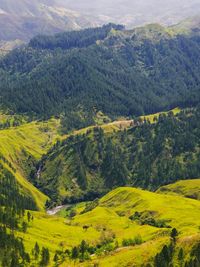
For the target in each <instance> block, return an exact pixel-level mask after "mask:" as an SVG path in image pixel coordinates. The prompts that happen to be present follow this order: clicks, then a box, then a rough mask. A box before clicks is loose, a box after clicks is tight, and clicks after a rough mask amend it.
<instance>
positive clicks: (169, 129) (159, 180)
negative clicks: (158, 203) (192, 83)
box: [32, 109, 200, 204]
mask: <svg viewBox="0 0 200 267" xmlns="http://www.w3.org/2000/svg"><path fill="white" fill-rule="evenodd" d="M178 111H179V110H178V109H175V110H174V111H173V112H174V114H173V112H169V113H160V114H155V115H151V116H146V117H141V118H138V119H135V121H133V122H132V123H131V124H130V126H129V127H128V128H127V129H123V127H122V126H121V129H120V130H118V131H117V130H114V131H113V132H112V131H108V129H109V126H110V125H112V124H107V125H105V126H102V127H89V128H87V129H85V130H80V131H76V132H75V133H74V134H72V135H69V136H68V137H67V138H66V139H64V140H63V141H62V142H58V143H56V145H55V146H54V147H52V149H50V150H49V151H48V153H47V155H46V156H45V157H43V159H42V160H41V161H40V167H41V174H40V178H39V179H38V178H37V177H36V176H34V177H32V182H33V183H34V184H35V185H36V187H38V188H39V189H40V190H42V191H43V192H44V193H45V194H47V195H48V196H49V197H50V198H51V200H52V203H51V204H53V203H54V202H56V203H58V204H60V203H71V202H74V201H82V200H92V199H94V198H95V197H99V196H101V195H102V194H105V193H106V192H108V191H109V190H110V189H112V188H115V187H117V186H124V185H131V186H137V187H142V188H146V189H150V190H156V189H158V188H159V187H160V186H162V185H166V184H169V183H173V182H175V181H177V180H180V179H191V178H198V177H199V175H200V171H199V170H200V169H199V144H200V141H199V137H200V135H199V114H200V113H199V109H188V110H184V111H182V112H179V113H177V112H178ZM152 122H154V123H152ZM106 129H107V130H106ZM58 170H59V171H58Z"/></svg>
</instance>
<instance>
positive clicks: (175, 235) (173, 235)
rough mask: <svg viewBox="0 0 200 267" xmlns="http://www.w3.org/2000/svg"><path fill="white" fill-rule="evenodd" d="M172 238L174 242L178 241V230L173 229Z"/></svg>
mask: <svg viewBox="0 0 200 267" xmlns="http://www.w3.org/2000/svg"><path fill="white" fill-rule="evenodd" d="M170 236H171V238H172V239H173V241H174V242H175V241H176V237H177V236H178V231H177V230H176V228H173V229H172V231H171V234H170Z"/></svg>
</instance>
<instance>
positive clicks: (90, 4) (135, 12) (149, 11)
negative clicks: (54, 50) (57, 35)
mask: <svg viewBox="0 0 200 267" xmlns="http://www.w3.org/2000/svg"><path fill="white" fill-rule="evenodd" d="M56 3H59V4H60V5H63V6H67V7H68V8H71V9H73V10H76V11H81V12H82V13H84V14H95V15H96V16H99V17H101V18H103V19H104V21H109V22H113V23H121V24H124V25H126V26H127V27H129V28H132V27H133V26H138V25H142V24H146V23H161V24H164V25H171V24H175V23H178V22H179V21H181V20H183V19H184V18H187V17H190V16H194V15H198V14H199V12H200V1H199V0H190V1H188V0H176V1H174V0H167V1H164V0H142V1H138V0H101V1H99V0H84V1H82V0H77V1H72V0H57V1H56Z"/></svg>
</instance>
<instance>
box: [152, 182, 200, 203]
mask: <svg viewBox="0 0 200 267" xmlns="http://www.w3.org/2000/svg"><path fill="white" fill-rule="evenodd" d="M157 192H158V193H165V194H170V193H171V194H173V193H174V194H178V195H182V196H184V197H188V198H192V199H197V200H200V180H199V179H195V180H186V181H178V182H176V183H174V184H170V185H166V186H162V187H161V188H159V189H158V191H157Z"/></svg>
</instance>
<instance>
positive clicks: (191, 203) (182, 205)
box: [19, 188, 200, 267]
mask: <svg viewBox="0 0 200 267" xmlns="http://www.w3.org/2000/svg"><path fill="white" fill-rule="evenodd" d="M81 206H82V205H81ZM78 210H79V211H80V210H82V208H80V207H79V205H78ZM199 210H200V202H199V201H196V200H192V199H188V198H184V197H181V196H177V195H173V196H171V195H164V194H158V193H152V192H148V191H143V190H140V189H135V188H117V189H115V190H114V191H112V192H110V193H109V194H107V195H106V196H104V197H103V198H102V199H101V200H100V202H99V206H98V207H96V208H95V209H93V210H92V211H90V212H87V213H85V214H78V215H77V216H76V217H75V218H74V219H73V220H72V221H68V220H66V219H64V218H61V217H56V216H53V217H50V216H48V215H45V214H44V213H40V212H34V218H35V219H34V221H33V222H32V223H31V225H30V226H29V228H28V232H27V233H26V234H21V233H20V234H19V235H20V236H23V237H24V239H25V246H26V248H27V250H29V251H30V250H31V248H32V247H33V246H34V243H35V241H36V240H37V241H38V243H39V245H40V246H46V247H49V249H50V251H51V258H52V257H53V253H54V252H55V250H56V249H57V248H58V246H59V244H61V243H63V244H64V248H71V247H72V246H74V245H77V244H80V242H81V240H83V239H85V240H87V241H88V242H89V243H90V244H96V243H98V242H99V239H100V237H101V236H102V232H103V231H106V232H108V233H112V234H114V235H115V240H117V241H118V242H119V246H120V247H119V249H117V250H116V251H114V252H112V253H109V254H108V255H106V256H105V255H104V256H101V257H96V256H95V257H92V260H91V261H90V262H85V263H82V264H80V263H78V262H77V263H76V264H75V265H74V263H72V262H71V263H69V262H68V263H66V262H65V263H64V264H63V265H62V266H93V265H92V264H94V263H99V266H124V267H125V266H133V265H134V266H140V264H141V263H145V262H147V261H148V260H149V259H150V258H152V256H155V254H156V253H157V252H158V251H160V249H161V247H162V246H163V244H165V243H167V242H169V234H170V231H171V229H168V228H158V227H153V226H149V225H140V224H139V223H138V222H137V221H131V220H130V219H129V216H130V215H132V214H134V213H135V212H136V211H138V212H147V211H151V212H154V218H155V219H156V220H157V219H165V220H168V224H169V225H171V227H176V228H177V229H178V231H179V238H178V241H177V246H178V247H179V246H181V245H184V248H185V255H187V253H188V252H189V250H190V249H191V246H192V244H194V242H196V241H197V240H200V234H199V225H200V217H199ZM84 225H89V226H90V227H89V229H88V231H84V230H83V228H82V226H84ZM103 229H106V230H103ZM138 234H140V235H141V236H142V239H143V241H144V243H143V244H142V245H139V246H135V247H122V240H123V238H131V237H132V238H133V237H135V236H137V235H138ZM188 240H189V241H190V242H188ZM90 264H91V265H90ZM175 266H178V265H175Z"/></svg>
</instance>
